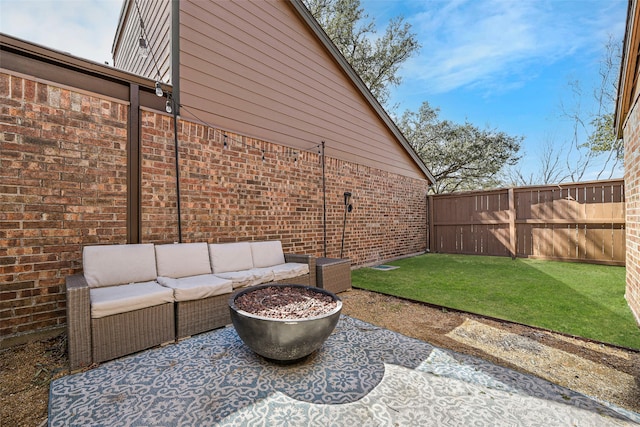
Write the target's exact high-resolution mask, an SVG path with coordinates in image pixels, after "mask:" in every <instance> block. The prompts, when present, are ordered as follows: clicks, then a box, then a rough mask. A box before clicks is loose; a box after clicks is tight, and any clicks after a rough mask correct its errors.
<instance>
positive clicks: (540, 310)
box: [352, 254, 640, 349]
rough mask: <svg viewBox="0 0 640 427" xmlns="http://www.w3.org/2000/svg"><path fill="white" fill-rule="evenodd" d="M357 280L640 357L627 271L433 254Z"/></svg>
mask: <svg viewBox="0 0 640 427" xmlns="http://www.w3.org/2000/svg"><path fill="white" fill-rule="evenodd" d="M389 265H394V266H399V267H400V268H399V269H395V270H389V271H378V270H374V269H371V268H361V269H359V270H355V271H353V272H352V282H353V285H354V286H355V287H358V288H362V289H368V290H371V291H376V292H381V293H384V294H388V295H394V296H399V297H403V298H409V299H413V300H417V301H423V302H427V303H431V304H437V305H442V306H445V307H449V308H455V309H458V310H464V311H468V312H472V313H477V314H482V315H486V316H492V317H497V318H500V319H504V320H510V321H513V322H518V323H523V324H526V325H531V326H538V327H542V328H546V329H551V330H555V331H559V332H563V333H565V334H570V335H577V336H581V337H585V338H590V339H593V340H597V341H602V342H607V343H612V344H616V345H620V346H623V347H629V348H635V349H640V328H638V326H637V324H636V322H635V320H634V318H633V315H632V314H631V310H630V309H629V307H628V305H627V302H626V300H625V299H624V291H625V268H624V267H611V266H603V265H594V264H579V263H568V262H555V261H543V260H533V259H516V260H512V259H511V258H506V257H504V258H503V257H488V256H472V255H445V254H427V255H421V256H417V257H412V258H407V259H403V260H399V261H395V262H391V263H389Z"/></svg>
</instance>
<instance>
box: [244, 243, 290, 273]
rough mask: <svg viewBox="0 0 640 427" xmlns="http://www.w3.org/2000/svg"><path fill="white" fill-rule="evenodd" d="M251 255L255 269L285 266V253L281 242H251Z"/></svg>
mask: <svg viewBox="0 0 640 427" xmlns="http://www.w3.org/2000/svg"><path fill="white" fill-rule="evenodd" d="M251 255H252V256H253V266H254V267H273V266H274V265H279V264H284V252H282V243H280V241H279V240H271V241H268V242H251Z"/></svg>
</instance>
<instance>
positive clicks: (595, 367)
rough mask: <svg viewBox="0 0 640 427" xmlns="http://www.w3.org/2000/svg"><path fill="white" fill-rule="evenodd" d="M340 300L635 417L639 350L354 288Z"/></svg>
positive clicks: (345, 307)
mask: <svg viewBox="0 0 640 427" xmlns="http://www.w3.org/2000/svg"><path fill="white" fill-rule="evenodd" d="M339 296H340V298H341V299H342V313H343V314H346V315H348V316H352V317H355V318H358V319H361V320H364V321H365V322H369V323H373V324H375V325H379V326H382V327H384V328H387V329H390V330H392V331H396V332H400V333H401V334H404V335H407V336H410V337H413V338H417V339H420V340H423V341H426V342H428V343H430V344H433V345H435V346H438V347H442V348H447V349H450V350H454V351H457V352H460V353H465V354H469V355H472V356H477V357H480V358H482V359H484V360H487V361H490V362H492V363H495V364H497V365H501V366H506V367H508V368H511V369H514V370H517V371H520V372H524V373H529V374H533V375H536V376H538V377H540V378H544V379H547V380H549V381H551V382H553V383H555V384H558V385H561V386H563V387H567V388H569V389H572V390H575V391H577V392H580V393H583V394H586V395H588V396H591V397H596V398H598V399H601V400H605V401H607V402H611V403H613V404H616V405H618V406H621V407H623V408H627V409H631V410H633V411H635V412H640V351H632V350H625V349H620V348H618V347H614V346H610V345H605V344H601V343H594V342H592V341H585V340H582V339H579V338H572V337H567V336H565V335H562V334H557V333H553V332H548V331H545V330H541V329H537V328H529V327H526V326H522V325H518V324H513V323H508V322H501V321H496V320H491V319H486V318H484V317H482V316H475V315H470V314H463V313H459V312H455V311H447V310H446V309H441V308H434V307H431V306H427V305H425V304H420V303H415V302H411V301H406V300H403V299H400V298H394V297H390V296H386V295H382V294H378V293H375V292H368V291H363V290H357V289H354V290H352V291H349V292H343V293H341V294H339Z"/></svg>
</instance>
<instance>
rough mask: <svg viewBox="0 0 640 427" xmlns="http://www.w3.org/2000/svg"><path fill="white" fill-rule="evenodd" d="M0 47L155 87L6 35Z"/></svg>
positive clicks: (108, 67) (1, 36) (130, 75)
mask: <svg viewBox="0 0 640 427" xmlns="http://www.w3.org/2000/svg"><path fill="white" fill-rule="evenodd" d="M0 46H1V47H2V48H4V49H11V50H14V51H17V52H20V53H21V54H24V55H28V56H33V57H37V58H40V59H44V60H45V61H48V62H51V63H56V64H62V65H63V66H65V67H67V68H73V69H76V70H80V71H83V72H85V73H89V74H94V75H100V76H104V77H108V78H111V79H113V80H117V81H121V82H128V83H135V84H138V85H139V86H141V87H145V88H150V89H154V87H155V81H154V80H152V79H148V78H146V77H143V76H139V75H137V74H133V73H129V72H127V71H123V70H120V69H118V68H115V67H112V66H111V65H106V64H101V63H99V62H95V61H92V60H89V59H84V58H80V57H78V56H74V55H71V54H69V53H65V52H62V51H59V50H54V49H51V48H48V47H46V46H42V45H39V44H36V43H32V42H29V41H26V40H22V39H19V38H17V37H14V36H10V35H8V34H4V33H0ZM161 84H162V89H163V90H165V91H167V90H168V91H169V92H171V90H170V88H171V87H172V86H171V85H170V84H166V83H162V82H161ZM154 90H155V89H154Z"/></svg>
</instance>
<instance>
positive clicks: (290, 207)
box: [142, 111, 427, 264]
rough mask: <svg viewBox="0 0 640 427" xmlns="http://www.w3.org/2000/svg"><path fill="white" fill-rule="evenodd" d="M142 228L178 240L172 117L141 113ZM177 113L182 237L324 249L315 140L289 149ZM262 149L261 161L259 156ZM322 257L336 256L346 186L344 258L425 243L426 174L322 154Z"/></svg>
mask: <svg viewBox="0 0 640 427" xmlns="http://www.w3.org/2000/svg"><path fill="white" fill-rule="evenodd" d="M142 121H143V132H142V145H143V147H142V174H143V175H142V176H143V179H142V221H143V224H142V236H143V240H144V241H146V242H165V243H168V242H174V241H177V240H178V233H177V208H176V178H175V157H174V156H175V154H174V151H175V150H174V139H173V121H172V119H171V118H170V117H168V116H166V115H163V114H157V113H154V112H151V111H145V112H144V113H143V119H142ZM226 135H227V138H226V140H227V147H226V148H225V147H224V132H223V131H221V130H220V129H215V128H212V127H208V126H204V125H201V124H195V123H190V122H185V121H179V128H178V136H179V140H180V151H179V158H180V174H181V175H180V192H181V197H180V200H181V211H182V217H181V218H182V237H183V241H185V242H194V241H208V242H226V241H241V240H260V239H279V240H281V241H282V242H283V246H284V247H285V250H286V251H288V252H296V253H311V254H315V255H318V256H321V255H323V252H324V247H323V244H322V240H323V233H324V231H323V197H322V195H323V194H322V164H321V158H320V156H319V153H318V148H317V147H310V149H309V151H300V150H293V149H290V148H288V147H283V146H280V145H276V144H271V143H267V142H264V141H259V140H255V139H252V138H248V137H245V136H242V135H237V134H232V133H226ZM263 153H264V160H263ZM325 177H326V193H327V241H328V244H327V255H328V256H330V257H338V256H339V255H340V249H341V239H342V227H343V221H344V197H343V193H344V192H345V191H350V192H351V193H352V194H353V196H352V204H353V205H354V210H353V212H351V213H350V214H348V216H347V225H346V231H345V245H344V256H345V257H349V258H351V259H352V262H353V263H354V264H367V263H373V262H376V261H380V260H383V259H389V258H393V257H397V256H401V255H406V254H410V253H416V252H419V251H424V250H425V249H426V207H425V206H426V192H427V184H426V182H424V181H419V180H415V179H409V178H405V177H402V176H398V175H394V174H391V173H387V172H383V171H380V170H377V169H373V168H370V167H365V166H361V165H357V164H353V163H348V162H344V161H340V160H336V159H330V158H327V159H326V164H325Z"/></svg>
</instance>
